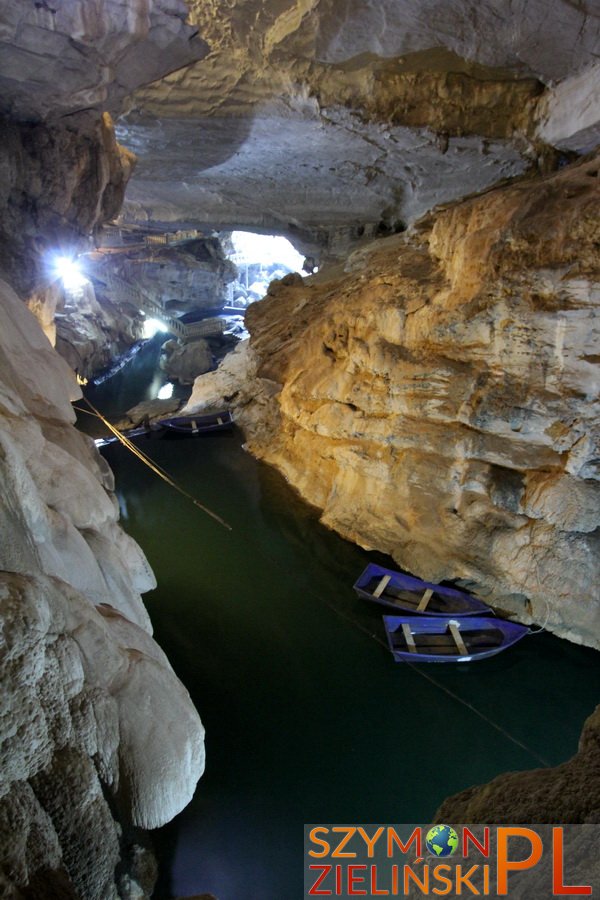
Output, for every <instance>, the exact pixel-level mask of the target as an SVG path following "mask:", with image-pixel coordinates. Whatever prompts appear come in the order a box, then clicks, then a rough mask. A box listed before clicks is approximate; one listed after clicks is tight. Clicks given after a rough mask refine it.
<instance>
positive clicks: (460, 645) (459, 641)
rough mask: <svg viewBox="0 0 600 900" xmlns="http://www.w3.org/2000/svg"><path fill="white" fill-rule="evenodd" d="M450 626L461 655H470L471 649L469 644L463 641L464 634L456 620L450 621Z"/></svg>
mask: <svg viewBox="0 0 600 900" xmlns="http://www.w3.org/2000/svg"><path fill="white" fill-rule="evenodd" d="M448 628H449V629H450V634H451V635H452V637H453V639H454V643H455V644H456V646H457V648H458V652H459V653H460V655H461V656H468V655H469V651H468V650H467V645H466V644H465V642H464V641H463V637H462V634H461V633H460V629H459V627H458V625H457V624H456V622H449V623H448Z"/></svg>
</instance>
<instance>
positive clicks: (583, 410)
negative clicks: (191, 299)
mask: <svg viewBox="0 0 600 900" xmlns="http://www.w3.org/2000/svg"><path fill="white" fill-rule="evenodd" d="M599 163H600V160H599V159H598V158H589V159H587V160H585V161H583V162H581V163H579V164H577V165H574V166H571V167H568V168H565V169H563V170H561V171H560V172H558V173H556V174H554V175H551V176H548V177H545V178H541V179H536V180H533V181H527V182H526V181H524V182H522V183H517V184H515V185H512V186H508V187H504V188H500V189H496V190H493V191H490V192H488V193H486V194H484V195H482V196H479V197H477V198H474V199H472V200H467V201H464V202H462V203H459V204H457V205H454V206H450V207H448V208H447V209H445V210H442V211H441V212H439V213H438V214H436V215H432V216H431V217H429V218H426V219H425V220H422V221H421V222H420V223H419V225H418V226H417V227H416V228H415V229H414V230H413V231H412V232H411V233H410V234H407V235H401V236H396V237H392V238H387V239H384V240H382V241H379V242H375V243H373V244H370V245H369V246H368V247H367V248H366V249H364V250H362V251H356V252H355V253H354V254H353V255H352V256H351V257H350V258H349V260H348V261H347V263H346V265H345V267H344V268H343V269H342V268H341V267H339V269H338V272H337V276H336V277H335V276H334V277H332V276H330V277H329V278H328V279H327V280H325V279H326V276H325V275H323V276H322V277H321V276H316V277H313V278H311V279H307V280H305V281H303V280H302V279H301V278H300V277H299V276H288V277H287V278H286V279H283V280H282V281H281V282H274V283H272V285H271V287H270V290H269V294H268V295H267V297H266V298H265V299H264V300H263V301H261V302H260V303H257V304H254V305H253V306H251V307H250V308H249V310H248V313H247V317H246V323H247V326H248V328H249V330H250V333H251V341H250V346H249V347H248V346H245V347H242V348H240V349H239V350H238V351H236V353H235V354H233V356H232V358H231V359H230V360H229V361H227V360H226V361H225V363H224V364H223V366H222V367H221V369H220V370H218V371H217V372H216V373H214V374H211V375H207V376H204V377H201V378H200V379H198V380H197V382H196V386H195V388H194V393H193V395H192V398H191V400H190V402H189V404H188V411H192V410H195V409H198V408H201V407H202V406H209V405H210V403H211V402H214V401H215V399H216V400H220V401H223V402H226V403H229V404H233V405H235V406H237V407H238V410H239V413H238V416H239V419H240V421H241V423H242V425H243V426H244V427H245V428H246V430H247V436H248V445H249V447H250V449H251V450H252V451H253V452H254V453H256V454H257V455H258V456H260V457H262V458H264V459H266V460H267V461H269V462H271V463H273V464H274V465H276V466H277V467H278V468H279V469H280V470H281V471H282V472H283V473H284V474H285V475H286V477H287V478H288V479H289V481H290V482H291V483H292V484H293V485H295V486H296V487H297V488H298V490H299V491H300V492H301V494H302V495H303V496H304V497H305V498H306V499H307V500H308V501H310V502H311V503H313V504H315V505H316V506H317V507H319V508H320V509H321V510H322V519H323V521H324V522H325V523H326V524H327V525H329V526H331V527H332V528H335V529H336V530H337V531H339V532H340V533H341V534H343V535H345V536H346V537H348V538H350V539H351V540H354V541H356V542H358V543H359V544H361V545H363V546H365V547H369V548H377V549H379V550H383V551H386V552H388V553H390V554H391V555H392V556H393V557H394V559H395V560H396V561H397V562H398V563H399V564H400V565H401V566H403V567H404V568H406V569H408V570H409V571H411V572H414V573H416V574H417V575H421V576H423V577H426V578H428V579H432V580H434V581H437V580H440V579H443V578H451V579H460V580H461V581H462V583H464V584H466V585H468V586H469V587H471V588H472V589H473V590H475V591H476V592H477V593H478V594H479V595H480V596H482V597H484V598H485V599H487V600H488V601H490V602H491V603H493V604H495V605H497V606H500V607H502V608H504V609H507V610H511V611H513V612H516V613H517V614H518V616H519V617H520V618H521V619H522V620H524V621H531V620H534V621H536V622H538V623H545V624H547V626H548V628H550V629H551V630H554V631H556V632H557V633H559V634H561V635H563V636H566V637H568V638H570V639H572V640H575V641H582V642H585V643H588V644H591V645H594V646H599V637H598V636H599V635H600V594H599V587H598V585H599V584H600V553H599V550H600V530H599V526H600V483H599V482H600V469H599V462H598V461H599V458H600V443H599V442H600V431H599V422H600V416H599V412H600V408H599V401H598V394H599V387H600V368H599V363H600V357H599V356H598V352H597V347H598V339H599V337H600V334H599V332H598V321H599V319H598V309H599V305H600V284H599V272H598V240H599V237H600V231H599V228H600V222H599V220H598V215H597V210H598V199H599V187H598V186H599V184H600V181H599V175H598V172H599Z"/></svg>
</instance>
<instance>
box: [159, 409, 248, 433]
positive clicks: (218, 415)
mask: <svg viewBox="0 0 600 900" xmlns="http://www.w3.org/2000/svg"><path fill="white" fill-rule="evenodd" d="M160 424H161V425H162V426H163V427H164V428H166V429H167V430H168V431H176V432H178V433H179V434H188V435H190V434H192V435H196V434H204V433H206V432H210V431H222V430H223V429H225V428H231V427H232V425H233V416H232V415H231V411H230V410H228V409H223V410H220V411H219V412H215V413H208V414H205V415H202V416H200V415H198V416H175V417H173V418H171V419H162V421H161V423H160Z"/></svg>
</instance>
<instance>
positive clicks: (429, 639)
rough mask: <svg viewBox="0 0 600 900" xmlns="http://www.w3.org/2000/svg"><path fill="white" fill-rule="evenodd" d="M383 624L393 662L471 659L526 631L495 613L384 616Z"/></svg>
mask: <svg viewBox="0 0 600 900" xmlns="http://www.w3.org/2000/svg"><path fill="white" fill-rule="evenodd" d="M383 624H384V626H385V631H386V635H387V639H388V645H389V648H390V650H391V653H392V656H393V657H394V660H395V661H396V662H436V663H449V662H463V663H464V662H474V661H475V660H479V659H488V658H489V657H491V656H496V654H498V653H501V652H502V651H503V650H506V649H507V648H508V647H511V646H512V645H513V644H516V642H517V641H519V640H521V638H522V637H525V635H526V634H529V629H528V628H527V627H526V626H525V625H519V624H518V623H516V622H508V621H506V620H505V619H498V618H496V617H494V616H470V617H468V618H462V619H454V618H453V617H435V618H434V617H433V616H431V617H428V616H421V617H418V618H417V617H416V616H384V617H383ZM461 644H462V647H461Z"/></svg>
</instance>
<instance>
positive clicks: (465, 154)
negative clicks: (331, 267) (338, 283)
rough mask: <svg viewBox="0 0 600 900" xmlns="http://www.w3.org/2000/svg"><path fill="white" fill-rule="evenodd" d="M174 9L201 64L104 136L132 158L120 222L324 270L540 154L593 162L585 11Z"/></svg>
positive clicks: (561, 0)
mask: <svg viewBox="0 0 600 900" xmlns="http://www.w3.org/2000/svg"><path fill="white" fill-rule="evenodd" d="M190 7H191V10H192V18H193V21H194V22H195V23H196V24H197V26H198V28H199V29H200V32H201V34H202V35H203V37H205V39H206V40H207V42H208V44H209V46H210V52H209V53H208V54H207V56H206V57H205V58H203V59H201V60H199V61H198V62H196V63H193V64H191V65H189V66H187V67H186V68H185V69H181V70H179V71H178V72H174V73H172V74H171V75H168V76H167V77H166V78H165V79H162V80H160V81H157V82H155V83H153V84H150V85H146V86H144V87H142V88H140V89H139V90H138V91H135V92H134V93H133V94H132V95H131V96H130V98H128V103H127V110H126V114H125V115H124V116H123V117H122V118H121V119H120V121H119V132H118V133H119V139H120V140H121V141H122V143H124V144H125V145H126V146H127V147H129V148H130V149H132V150H133V151H135V153H136V154H137V155H138V157H139V160H140V162H139V166H138V169H137V170H136V173H135V175H134V177H133V179H132V182H131V186H130V189H129V191H128V196H127V202H126V205H125V211H124V212H125V216H126V217H127V219H128V220H130V221H139V222H147V221H152V222H157V223H165V222H177V221H178V220H181V221H190V222H207V223H211V224H212V225H213V226H215V227H216V226H219V225H221V226H223V227H241V226H244V225H246V226H248V227H250V228H251V227H252V226H254V227H255V228H264V229H273V230H276V231H278V232H281V233H284V234H287V235H288V236H289V237H290V238H291V239H292V240H294V241H295V242H296V243H297V244H298V245H299V246H302V247H303V249H304V251H305V252H306V253H307V254H309V253H310V254H311V255H320V256H321V257H322V258H325V257H327V258H329V259H331V258H338V259H339V258H343V257H344V256H345V255H346V253H347V251H348V248H349V247H350V246H351V245H352V244H353V243H355V242H356V240H357V239H358V238H360V237H361V236H369V235H372V234H374V233H376V232H377V231H379V233H381V232H384V231H386V230H388V231H390V230H394V229H397V228H400V227H401V226H402V224H406V223H411V222H414V221H415V220H416V219H417V218H418V217H419V216H421V215H423V213H424V212H426V211H427V210H429V209H431V208H432V207H434V206H435V205H436V204H438V203H441V202H448V201H450V200H452V199H457V198H460V197H462V196H464V195H465V194H467V193H473V192H475V191H478V190H482V189H483V188H485V187H487V186H489V185H491V184H494V183H497V182H498V181H499V180H500V179H502V178H509V177H512V176H514V175H517V174H520V173H522V172H524V171H525V170H527V169H530V168H534V169H535V168H536V167H537V166H539V167H541V168H544V167H545V166H547V165H548V163H549V161H550V162H551V160H552V156H553V151H552V148H553V147H556V146H558V147H561V148H564V149H565V150H566V149H569V150H577V151H581V150H582V148H583V150H585V151H587V150H589V149H591V147H592V146H593V144H591V143H590V136H591V135H593V134H595V133H596V132H595V130H594V129H595V128H596V129H597V123H598V119H599V115H600V114H599V111H598V104H597V99H596V98H597V73H596V69H597V60H596V56H595V48H597V45H598V41H599V39H600V33H599V25H598V22H599V20H598V17H597V15H595V13H594V11H593V9H592V4H590V3H578V4H574V3H572V2H570V0H552V2H542V0H534V2H528V3H527V4H521V5H520V6H519V7H518V8H517V7H515V5H514V4H513V3H511V2H509V0H485V2H482V0H477V2H475V0H447V2H444V3H440V2H439V0H427V2H414V0H378V2H366V3H364V2H360V0H343V2H338V0H336V2H332V0H302V2H295V0H281V2H278V3H270V2H267V3H265V2H262V0H246V2H244V3H243V4H232V3H230V2H225V0H211V2H205V0H197V2H196V0H191V2H190ZM557 83H558V84H557ZM555 86H556V90H554V88H555ZM580 131H583V132H585V135H584V134H579V132H580ZM574 132H575V133H576V134H577V136H575V135H574Z"/></svg>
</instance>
